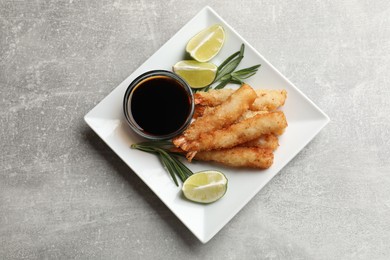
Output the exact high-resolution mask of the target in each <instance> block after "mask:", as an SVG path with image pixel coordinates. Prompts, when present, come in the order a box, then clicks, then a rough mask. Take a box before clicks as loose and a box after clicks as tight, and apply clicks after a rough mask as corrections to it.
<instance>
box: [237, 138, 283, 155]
mask: <svg viewBox="0 0 390 260" xmlns="http://www.w3.org/2000/svg"><path fill="white" fill-rule="evenodd" d="M239 146H241V147H258V148H263V149H269V150H272V151H275V150H276V149H277V148H278V147H279V140H278V137H277V136H276V135H273V134H264V135H262V136H260V137H259V138H256V139H254V140H251V141H249V142H246V143H243V144H240V145H239Z"/></svg>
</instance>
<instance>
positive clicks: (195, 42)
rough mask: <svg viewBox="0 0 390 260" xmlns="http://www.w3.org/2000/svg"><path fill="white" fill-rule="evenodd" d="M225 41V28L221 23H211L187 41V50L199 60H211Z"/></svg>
mask: <svg viewBox="0 0 390 260" xmlns="http://www.w3.org/2000/svg"><path fill="white" fill-rule="evenodd" d="M224 42H225V30H224V29H223V27H222V26H221V25H219V24H214V25H211V26H209V27H207V28H205V29H203V30H202V31H200V32H198V33H197V34H196V35H195V36H193V37H192V38H191V39H190V40H189V41H188V43H187V46H186V51H187V52H188V53H189V54H190V55H191V57H192V58H194V59H195V60H197V61H200V62H206V61H209V60H211V59H212V58H214V57H215V55H217V54H218V52H219V51H220V50H221V48H222V45H223V43H224Z"/></svg>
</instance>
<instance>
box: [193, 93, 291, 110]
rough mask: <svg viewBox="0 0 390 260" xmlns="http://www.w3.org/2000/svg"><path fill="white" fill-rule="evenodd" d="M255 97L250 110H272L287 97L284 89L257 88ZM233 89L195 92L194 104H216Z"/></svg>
mask: <svg viewBox="0 0 390 260" xmlns="http://www.w3.org/2000/svg"><path fill="white" fill-rule="evenodd" d="M255 91H256V95H257V98H256V100H255V101H254V102H253V104H252V105H251V107H250V109H251V110H266V111H272V110H275V109H277V108H279V107H281V106H283V105H284V103H285V101H286V98H287V91H286V90H284V89H283V90H274V89H257V90H255ZM233 92H234V90H232V89H218V90H210V91H208V92H197V93H195V95H194V99H195V104H197V105H202V106H218V105H220V104H222V103H223V102H224V101H225V100H226V99H228V98H229V96H230V95H232V93H233Z"/></svg>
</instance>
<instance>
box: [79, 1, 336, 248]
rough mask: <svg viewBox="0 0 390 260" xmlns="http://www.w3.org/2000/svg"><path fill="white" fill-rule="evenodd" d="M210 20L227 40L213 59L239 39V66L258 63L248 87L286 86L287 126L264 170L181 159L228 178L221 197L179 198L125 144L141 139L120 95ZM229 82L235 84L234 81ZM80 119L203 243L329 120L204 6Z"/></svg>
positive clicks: (173, 56)
mask: <svg viewBox="0 0 390 260" xmlns="http://www.w3.org/2000/svg"><path fill="white" fill-rule="evenodd" d="M214 23H219V24H221V25H222V26H223V27H224V29H225V32H226V40H225V44H224V46H223V47H222V50H221V51H220V53H219V54H218V55H217V56H216V57H215V58H214V59H213V60H212V61H213V62H214V63H215V64H217V65H218V64H220V63H221V62H222V61H223V60H224V59H226V58H227V57H228V56H230V55H231V54H232V53H234V52H236V51H238V50H239V49H240V46H241V44H242V43H244V44H245V53H244V54H245V57H244V59H243V60H242V62H241V64H240V66H239V67H238V69H240V68H245V67H249V66H252V65H256V64H261V67H260V69H259V71H258V72H257V74H256V75H254V76H252V77H251V78H249V79H248V81H247V83H248V84H249V85H251V86H252V87H253V88H273V89H286V90H287V93H288V97H287V100H286V104H285V105H284V106H283V108H282V110H283V111H284V112H285V115H286V117H287V120H288V127H287V129H286V131H285V133H284V134H283V135H282V136H281V137H280V138H279V142H280V146H279V148H278V149H277V150H276V151H275V159H274V164H273V165H272V166H271V168H269V169H267V170H260V171H259V170H248V169H232V168H228V167H222V166H218V165H216V164H210V163H205V162H204V163H203V162H202V163H201V162H193V163H186V164H187V165H188V167H189V168H190V169H191V170H193V171H194V172H196V171H201V170H207V169H217V170H221V171H222V172H224V173H225V174H226V176H227V178H228V180H229V187H228V191H227V193H226V194H225V196H224V197H223V198H222V199H220V200H218V201H217V202H215V203H212V204H208V205H201V204H197V203H192V202H190V201H187V200H185V199H183V197H182V195H181V190H180V188H181V187H177V186H175V184H174V183H173V181H172V179H171V177H170V176H169V174H168V173H167V172H166V171H165V170H164V169H163V167H162V165H161V163H160V161H159V160H158V158H157V157H156V156H154V155H152V154H148V153H144V152H141V151H138V150H134V149H130V145H131V144H133V143H137V142H140V141H143V140H142V139H141V138H140V137H138V136H137V135H136V134H134V133H133V132H132V131H131V130H130V128H129V127H128V126H127V124H126V121H125V118H124V115H123V111H122V100H123V96H124V93H125V90H126V88H127V87H128V86H129V84H130V83H131V81H133V80H134V79H135V78H136V77H137V76H138V75H140V74H142V73H143V72H146V71H148V70H154V69H165V70H171V69H172V65H173V64H175V63H176V62H177V61H179V60H182V59H184V57H185V56H184V55H185V45H186V43H187V41H188V40H189V39H190V38H191V37H192V36H193V35H194V34H195V33H197V32H198V31H200V30H202V29H203V28H205V27H207V26H209V25H212V24H214ZM228 87H231V88H237V85H229V86H228ZM84 119H85V121H86V123H87V124H88V125H89V126H90V127H91V128H92V129H93V130H94V131H95V132H96V133H97V134H98V135H99V136H100V138H102V139H103V140H104V141H105V142H106V143H107V145H108V146H109V147H110V148H111V149H112V150H113V151H114V152H115V153H117V154H118V156H119V157H120V158H121V159H122V160H123V161H124V162H125V163H126V164H127V165H128V166H129V167H130V168H131V169H132V170H133V171H134V173H135V174H137V175H138V176H139V177H140V178H141V179H142V180H143V181H144V182H145V184H146V185H148V186H149V187H150V189H151V190H153V192H154V193H155V194H156V195H157V196H158V197H159V198H160V199H161V200H162V201H163V202H164V203H165V204H166V205H167V207H168V208H169V209H170V210H171V211H172V212H173V213H174V214H175V215H176V216H177V217H178V218H179V219H180V220H181V221H182V222H183V223H184V224H185V225H186V226H187V228H188V229H189V230H191V231H192V233H193V234H194V235H195V236H196V237H197V238H198V239H199V240H200V241H201V242H203V243H206V242H208V241H209V240H210V239H211V238H212V237H213V236H214V235H215V234H216V233H217V232H218V231H219V230H221V229H222V227H223V226H224V225H225V224H227V223H228V222H229V221H230V220H231V219H232V218H233V217H234V216H235V215H236V214H237V213H238V212H239V211H240V210H241V209H242V208H243V207H244V206H245V205H246V204H247V203H248V201H249V200H250V199H252V198H253V197H254V196H255V195H256V193H258V192H259V191H260V189H262V188H263V187H264V185H266V184H267V183H268V182H269V181H270V180H271V179H272V178H273V177H274V176H275V175H276V174H277V173H278V172H279V171H280V170H281V169H282V168H283V167H284V166H285V165H286V164H287V163H288V162H289V161H290V160H291V159H292V158H293V157H294V156H295V155H296V154H297V153H298V152H299V151H300V150H301V149H302V148H304V147H305V145H306V144H307V143H309V142H310V140H312V139H313V138H314V136H315V135H316V134H317V133H318V132H319V131H320V130H321V129H322V128H323V127H324V126H325V125H326V124H327V123H328V122H329V118H328V116H327V115H326V114H324V113H323V112H322V111H321V110H320V109H319V108H318V107H317V106H316V105H315V104H314V103H313V102H312V101H310V100H309V99H308V98H307V97H306V96H305V95H304V94H303V93H302V92H301V91H299V90H298V89H297V88H296V87H295V86H294V85H293V84H292V83H291V82H289V81H288V80H287V79H286V78H285V77H284V76H283V75H281V74H280V73H279V72H278V71H277V70H276V69H275V68H274V67H273V66H272V65H271V64H270V63H269V62H268V61H267V60H265V59H264V58H263V57H262V56H261V55H260V54H259V53H258V52H257V51H256V50H255V49H254V48H253V47H252V46H251V45H250V44H249V43H248V42H246V41H245V40H244V39H243V38H242V37H241V36H240V35H239V34H238V33H237V32H236V31H235V30H234V29H233V28H232V27H230V26H229V25H228V24H227V23H226V22H225V21H224V20H223V19H222V18H221V17H220V16H219V15H218V14H217V13H216V12H215V11H214V10H213V9H211V8H210V7H208V6H206V7H205V8H203V9H202V10H201V11H200V12H199V13H198V14H197V15H196V16H195V17H194V18H192V19H191V20H190V21H189V22H188V23H187V24H186V25H184V26H183V28H182V29H180V30H179V31H178V32H177V33H176V34H175V35H174V36H173V37H172V38H171V39H170V40H168V41H167V42H166V43H165V44H164V45H163V46H162V47H161V48H160V49H159V50H158V51H157V52H156V53H154V54H153V55H152V56H151V57H150V58H149V59H147V60H146V61H145V62H144V63H143V64H142V65H141V66H140V67H139V68H138V69H137V70H135V71H134V72H133V73H132V74H131V75H130V76H129V77H128V78H126V79H125V80H124V81H123V82H122V83H121V84H120V85H119V86H118V87H116V88H115V89H114V90H113V91H112V92H111V93H110V94H109V95H108V96H107V97H105V98H104V99H103V100H102V101H101V102H100V103H99V104H98V105H96V106H95V107H94V108H93V109H92V110H91V111H90V112H88V114H86V115H85V117H84Z"/></svg>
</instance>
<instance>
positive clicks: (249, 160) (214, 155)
mask: <svg viewBox="0 0 390 260" xmlns="http://www.w3.org/2000/svg"><path fill="white" fill-rule="evenodd" d="M194 159H195V160H199V161H214V162H218V163H221V164H224V165H227V166H232V167H250V168H260V169H267V168H269V167H270V166H271V165H272V163H273V159H274V154H273V152H272V150H270V149H263V148H258V147H233V148H227V149H221V150H211V151H203V152H198V153H196V155H195V157H194Z"/></svg>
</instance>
